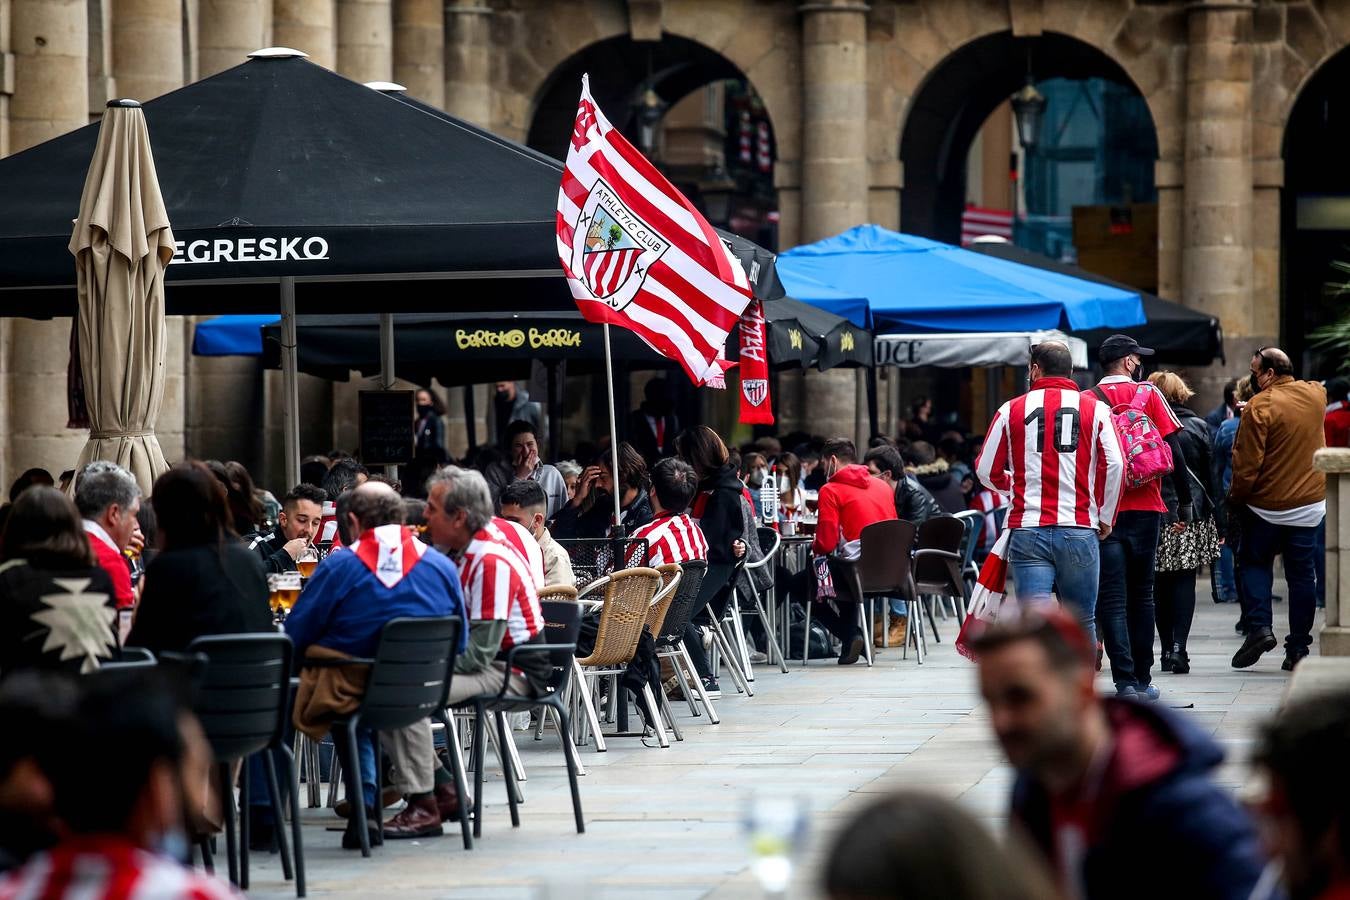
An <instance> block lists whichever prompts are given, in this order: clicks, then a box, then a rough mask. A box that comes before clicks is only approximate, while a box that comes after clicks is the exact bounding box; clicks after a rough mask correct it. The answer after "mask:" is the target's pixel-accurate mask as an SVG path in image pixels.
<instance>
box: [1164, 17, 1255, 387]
mask: <svg viewBox="0 0 1350 900" xmlns="http://www.w3.org/2000/svg"><path fill="white" fill-rule="evenodd" d="M1252 8H1253V5H1252V4H1251V3H1249V2H1235V0H1198V2H1194V3H1191V4H1189V6H1188V7H1187V12H1188V16H1189V19H1188V26H1189V47H1188V50H1187V56H1186V131H1185V134H1186V140H1185V161H1184V164H1183V179H1182V204H1183V208H1182V231H1181V297H1182V302H1183V303H1185V304H1186V305H1187V306H1189V307H1191V308H1193V309H1197V310H1199V311H1201V312H1205V313H1209V314H1210V315H1213V316H1217V317H1218V318H1219V320H1220V321H1221V322H1222V323H1223V327H1224V332H1225V334H1226V335H1227V336H1228V337H1229V338H1230V339H1232V343H1233V344H1234V345H1235V346H1245V345H1246V344H1248V343H1250V342H1251V341H1253V340H1259V339H1260V337H1261V335H1260V334H1259V331H1258V329H1257V328H1256V323H1255V322H1254V320H1253V315H1252V285H1253V270H1252V174H1253V173H1252V124H1251V113H1252ZM1265 337H1266V338H1268V339H1270V338H1271V336H1269V335H1267V336H1265ZM1253 346H1254V345H1253ZM1230 355H1232V356H1234V358H1235V359H1238V358H1239V357H1240V359H1239V360H1238V362H1237V363H1235V365H1239V366H1240V365H1243V364H1244V363H1245V362H1246V359H1247V358H1246V355H1245V351H1244V352H1237V353H1235V354H1230ZM1227 378H1228V375H1227V374H1226V373H1225V372H1224V371H1222V370H1220V369H1218V368H1217V367H1214V368H1212V369H1211V370H1209V371H1207V372H1205V373H1203V374H1201V376H1200V377H1199V378H1198V379H1196V381H1198V382H1199V384H1197V385H1195V386H1196V387H1197V388H1198V389H1199V392H1200V393H1201V395H1202V396H1201V400H1202V402H1210V401H1211V399H1212V398H1213V397H1215V396H1216V395H1217V394H1218V389H1219V388H1220V387H1221V385H1222V382H1223V381H1224V380H1226V379H1227Z"/></svg>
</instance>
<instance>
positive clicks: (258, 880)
mask: <svg viewBox="0 0 1350 900" xmlns="http://www.w3.org/2000/svg"><path fill="white" fill-rule="evenodd" d="M1197 593H1198V594H1199V595H1200V597H1201V600H1200V603H1199V609H1198V613H1197V616H1196V622H1195V628H1194V632H1193V634H1192V640H1191V654H1192V673H1191V674H1190V675H1186V676H1173V675H1170V674H1161V675H1159V676H1158V677H1157V678H1156V679H1155V683H1157V684H1159V685H1160V686H1161V688H1162V690H1163V702H1165V703H1167V704H1169V705H1171V706H1178V707H1185V708H1186V710H1185V715H1189V716H1191V717H1193V718H1194V719H1196V720H1198V721H1200V722H1201V723H1203V724H1204V726H1205V727H1206V728H1207V729H1209V730H1210V731H1211V732H1212V733H1213V734H1214V735H1215V736H1216V738H1217V739H1218V740H1219V741H1220V742H1221V743H1222V744H1223V745H1224V747H1225V748H1226V749H1227V751H1228V754H1229V759H1228V762H1227V763H1226V764H1225V766H1224V767H1223V769H1222V770H1221V771H1220V774H1219V777H1220V779H1221V780H1222V782H1223V783H1225V784H1227V785H1232V786H1236V785H1239V784H1241V783H1242V782H1243V781H1244V778H1245V773H1246V768H1245V760H1246V756H1247V753H1248V750H1249V746H1250V743H1251V739H1252V735H1253V733H1254V726H1255V725H1256V724H1257V723H1259V722H1260V721H1262V720H1263V719H1264V718H1265V717H1267V716H1268V715H1269V714H1270V713H1271V712H1272V711H1273V710H1274V709H1275V708H1276V707H1277V706H1278V704H1279V703H1280V700H1281V697H1282V695H1283V692H1284V690H1285V687H1286V684H1287V682H1288V675H1287V674H1285V673H1283V672H1281V671H1280V668H1279V666H1280V662H1281V659H1282V657H1283V654H1282V652H1280V651H1275V652H1272V653H1269V654H1267V655H1266V656H1265V657H1264V658H1263V659H1262V660H1261V661H1260V662H1259V663H1258V664H1257V665H1256V666H1254V667H1253V668H1251V669H1248V670H1245V671H1241V672H1239V671H1235V670H1233V669H1231V668H1230V667H1229V659H1230V657H1231V655H1232V653H1233V651H1234V650H1235V649H1236V648H1237V645H1238V641H1239V639H1238V638H1236V637H1235V635H1234V633H1233V627H1232V626H1233V621H1234V620H1235V618H1236V606H1234V605H1224V606H1219V605H1215V604H1213V603H1211V602H1210V601H1209V591H1208V587H1207V585H1202V587H1201V589H1200V590H1199V591H1198V592H1197ZM1284 614H1285V613H1284V607H1283V606H1277V607H1276V617H1277V634H1279V635H1281V637H1282V636H1283V623H1282V622H1281V621H1280V620H1281V619H1282V618H1283V616H1284ZM1321 619H1322V616H1321V613H1320V612H1319V614H1318V625H1317V627H1319V628H1320V626H1321ZM939 628H940V632H941V635H942V643H940V644H934V643H932V642H931V640H930V643H929V647H930V652H931V656H929V657H928V658H927V659H926V660H925V664H924V665H923V666H922V667H919V666H918V665H916V664H915V661H914V657H913V654H912V653H911V655H910V659H909V660H907V661H902V660H901V659H900V653H899V651H898V650H894V649H892V650H889V651H883V652H882V654H881V655H880V656H879V658H878V661H877V665H876V666H875V667H874V668H872V669H867V668H865V667H864V666H863V665H861V664H859V665H857V666H852V667H840V666H838V665H835V664H834V663H833V662H832V661H827V660H818V661H814V662H812V664H811V666H810V668H809V669H808V670H807V671H805V672H804V671H802V669H801V665H800V663H796V664H794V665H792V666H791V672H790V673H789V674H787V675H783V674H781V673H779V672H778V671H777V670H776V669H771V668H769V667H759V668H758V669H757V673H756V674H757V676H758V678H757V681H756V682H755V685H754V687H755V692H756V693H755V696H754V698H753V699H746V698H744V697H740V696H737V695H736V694H735V692H734V690H728V687H729V686H730V685H731V679H730V678H724V679H723V691H724V693H726V695H727V696H726V697H725V698H724V699H723V700H722V701H721V702H720V703H719V704H718V709H719V712H720V713H721V716H722V723H721V724H720V725H716V726H714V725H708V724H706V723H704V724H698V722H699V720H695V719H692V718H688V707H687V706H682V707H677V709H676V713H677V715H682V716H683V717H684V718H683V719H682V721H683V722H684V723H685V741H684V742H683V743H674V742H672V746H671V747H670V748H669V749H665V750H662V749H657V748H646V747H643V746H641V745H640V744H638V742H637V741H636V740H635V739H631V738H629V739H624V738H617V739H614V740H613V741H611V742H610V749H609V751H608V752H606V753H596V752H595V751H594V749H593V748H591V747H586V748H583V749H582V754H583V757H582V759H583V763H584V765H585V766H586V767H587V770H588V774H587V775H585V776H584V777H583V778H581V791H582V802H583V805H584V809H585V813H586V834H584V835H577V834H576V833H575V830H574V827H573V824H572V813H571V806H570V801H569V795H568V791H567V779H566V773H565V769H564V767H563V764H562V756H561V752H560V749H559V745H558V742H557V738H556V736H555V735H553V734H552V733H551V732H549V733H547V734H546V735H545V738H544V740H543V741H542V742H539V743H536V742H534V741H533V740H532V739H531V735H528V734H521V733H517V738H518V743H519V745H520V748H521V752H522V754H523V757H524V765H525V768H526V772H527V775H528V781H527V782H526V784H525V786H524V787H525V791H526V800H527V802H526V803H525V805H524V806H523V807H522V808H521V817H522V822H521V827H520V828H519V829H515V830H513V829H512V828H511V824H510V818H509V816H508V812H507V808H506V801H505V792H504V783H503V782H502V780H501V779H500V777H499V776H498V773H497V769H496V766H495V764H494V763H493V762H492V756H491V754H489V757H488V759H489V762H488V766H487V772H488V781H487V783H486V785H485V790H486V799H487V808H486V811H485V815H484V826H483V836H482V838H481V841H480V842H479V843H478V844H477V846H476V847H475V849H474V850H473V851H471V852H466V851H465V850H464V849H463V847H462V845H461V843H460V841H459V837H458V831H457V830H456V831H455V833H454V836H451V835H450V833H449V828H448V827H447V835H446V836H445V837H443V838H438V839H432V840H425V841H401V842H391V843H388V844H386V845H385V846H384V847H383V848H380V849H376V850H375V852H374V857H373V858H372V859H369V860H363V859H361V857H360V854H359V853H352V852H346V851H343V850H342V849H340V835H339V834H338V833H336V832H333V831H328V830H326V826H329V825H331V824H334V823H336V822H337V820H336V819H335V818H334V816H333V814H332V812H331V811H329V810H327V809H320V810H306V811H305V818H304V821H305V834H304V837H305V845H306V856H307V859H308V869H309V882H310V884H309V886H310V894H311V896H315V897H321V896H330V895H342V896H350V897H376V896H379V895H380V894H381V893H386V892H393V891H397V892H398V893H399V895H400V896H401V897H409V898H431V897H446V898H484V900H488V898H491V900H507V898H511V900H515V898H548V900H553V898H563V897H566V898H569V900H573V898H576V900H581V898H607V900H608V898H614V900H617V898H631V897H636V896H640V897H651V898H660V900H685V898H691V900H692V898H696V897H713V898H731V897H736V898H741V897H756V896H760V892H759V889H758V887H757V885H756V884H755V882H754V880H753V878H752V877H751V876H750V874H749V872H748V871H747V863H748V858H747V852H746V847H745V841H744V837H743V834H742V824H741V820H742V815H743V813H744V809H745V805H746V803H747V800H748V799H749V798H750V797H751V796H752V795H754V794H755V793H756V792H758V793H765V794H778V795H783V796H794V797H799V798H801V800H802V802H803V803H805V804H806V805H807V806H808V807H809V810H810V824H811V837H810V839H809V841H808V848H807V850H806V852H805V854H804V857H803V862H802V864H801V865H800V866H799V867H798V870H797V877H796V883H795V884H794V887H793V889H792V890H791V892H790V895H791V896H793V897H802V898H807V897H815V896H817V893H816V892H815V890H814V884H815V880H816V878H817V877H818V876H817V872H816V869H817V865H816V862H817V860H818V858H819V856H820V854H821V852H822V849H821V848H822V845H823V844H824V843H826V842H827V841H828V838H829V836H830V834H831V832H832V831H833V829H834V828H835V827H836V826H837V823H838V822H840V821H841V820H842V818H843V817H845V816H847V814H848V812H849V810H851V809H853V808H854V807H856V806H857V805H858V804H859V803H863V802H866V801H867V800H868V799H869V798H871V797H874V796H876V795H877V794H881V793H884V792H886V791H889V790H892V789H895V788H900V787H906V788H923V789H926V790H930V791H935V792H937V793H939V794H942V795H944V796H948V797H952V798H957V799H958V800H959V801H960V802H961V803H963V804H965V805H966V806H967V807H968V808H970V809H971V810H972V811H974V812H975V813H976V814H977V815H979V816H980V817H982V818H984V819H986V820H987V821H988V822H989V823H990V824H991V826H993V827H995V828H997V827H1000V826H1001V824H1002V820H1003V816H1004V807H1005V803H1006V798H1007V790H1008V786H1009V781H1010V773H1009V770H1008V769H1007V768H1006V766H1004V765H1003V763H1002V761H1001V759H1000V756H999V751H998V749H997V747H996V746H995V745H994V743H993V741H992V740H991V738H990V735H989V732H988V728H987V719H986V716H985V714H984V712H983V710H982V709H981V708H980V704H979V700H978V697H977V694H976V687H975V678H974V668H973V666H972V665H971V664H970V663H969V662H967V661H966V660H965V659H963V658H961V657H960V656H959V655H958V654H957V653H956V652H955V651H954V650H953V648H952V644H951V640H952V638H953V637H954V633H955V628H954V620H948V621H946V622H943V621H941V620H939ZM1314 633H1316V630H1314ZM1315 650H1316V645H1315V644H1314V652H1315ZM1103 687H1104V689H1109V687H1110V684H1109V680H1103ZM253 860H254V873H253V889H252V890H251V891H250V892H249V893H250V896H255V897H278V898H280V897H286V896H294V894H293V892H292V891H291V890H290V885H289V884H287V883H286V882H283V881H282V879H281V873H280V867H279V865H278V863H277V861H276V857H270V858H269V857H266V856H263V855H257V854H255V855H254V857H253Z"/></svg>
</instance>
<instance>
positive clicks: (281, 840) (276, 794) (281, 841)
mask: <svg viewBox="0 0 1350 900" xmlns="http://www.w3.org/2000/svg"><path fill="white" fill-rule="evenodd" d="M280 749H281V748H278V750H280ZM262 760H263V774H264V775H265V776H266V777H267V793H268V796H269V798H270V799H271V801H272V802H271V806H272V822H273V826H272V830H273V832H274V833H275V834H276V842H277V849H278V850H279V851H280V853H281V877H282V878H284V879H286V880H287V881H290V880H291V879H292V878H294V877H295V875H294V873H293V872H292V870H291V848H290V846H289V842H288V841H287V840H286V814H285V812H283V811H282V801H281V798H282V793H281V790H280V789H279V787H278V784H277V767H276V762H275V761H274V760H273V758H272V751H271V750H270V749H269V750H263V751H262Z"/></svg>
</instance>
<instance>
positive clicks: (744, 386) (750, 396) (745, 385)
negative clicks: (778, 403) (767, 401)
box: [741, 378, 769, 406]
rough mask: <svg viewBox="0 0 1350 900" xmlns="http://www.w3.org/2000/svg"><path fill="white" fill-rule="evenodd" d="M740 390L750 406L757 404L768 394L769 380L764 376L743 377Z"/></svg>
mask: <svg viewBox="0 0 1350 900" xmlns="http://www.w3.org/2000/svg"><path fill="white" fill-rule="evenodd" d="M741 392H742V393H744V394H745V399H746V400H748V401H749V402H750V405H751V406H759V405H760V404H761V403H763V402H764V398H766V397H768V396H769V381H768V379H766V378H743V379H741Z"/></svg>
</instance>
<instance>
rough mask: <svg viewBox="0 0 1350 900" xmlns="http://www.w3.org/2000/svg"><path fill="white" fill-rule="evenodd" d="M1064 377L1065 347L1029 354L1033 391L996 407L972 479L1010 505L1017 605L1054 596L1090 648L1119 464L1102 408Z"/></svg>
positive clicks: (1068, 366) (1068, 361) (1069, 361)
mask: <svg viewBox="0 0 1350 900" xmlns="http://www.w3.org/2000/svg"><path fill="white" fill-rule="evenodd" d="M1072 371H1073V357H1072V356H1071V355H1070V353H1069V348H1068V347H1067V346H1066V345H1065V344H1063V343H1061V342H1059V341H1046V342H1044V343H1041V344H1037V345H1036V346H1035V347H1033V348H1032V351H1031V362H1030V366H1029V369H1028V377H1029V379H1030V382H1031V390H1029V391H1027V393H1025V394H1023V395H1022V396H1020V397H1015V398H1013V399H1012V400H1009V401H1008V402H1007V403H1005V404H1003V405H1002V406H1001V407H999V410H998V412H997V413H996V414H995V415H994V420H993V422H991V423H990V425H989V434H988V435H987V436H986V437H985V440H984V446H983V447H982V448H981V449H980V455H979V458H978V459H976V461H975V474H976V477H978V478H979V479H980V482H981V483H982V484H983V485H984V486H985V487H987V488H989V489H990V490H992V491H996V492H998V493H1001V494H1005V495H1009V496H1011V498H1012V506H1011V508H1010V509H1009V511H1008V517H1007V525H1006V527H1008V528H1011V529H1014V530H1013V533H1012V535H1011V536H1010V537H1009V543H1008V568H1009V571H1010V574H1011V575H1012V578H1013V582H1014V584H1015V586H1016V590H1017V596H1018V598H1019V599H1020V600H1021V601H1022V602H1023V603H1024V604H1033V605H1040V604H1047V603H1049V601H1050V596H1051V589H1052V588H1056V589H1057V590H1058V593H1059V597H1060V600H1061V602H1063V603H1065V604H1066V605H1068V606H1071V607H1073V609H1074V611H1075V613H1076V615H1077V617H1078V620H1079V622H1081V623H1082V625H1083V628H1084V630H1085V631H1087V633H1088V634H1089V635H1092V637H1093V640H1094V641H1095V640H1096V634H1095V631H1096V619H1095V617H1096V609H1097V590H1098V583H1097V574H1098V566H1099V564H1100V559H1101V557H1100V547H1099V542H1100V541H1102V540H1104V539H1106V538H1107V537H1108V536H1109V535H1110V534H1111V526H1112V523H1113V522H1114V521H1115V518H1116V504H1117V503H1118V502H1119V500H1120V490H1121V484H1122V478H1123V474H1124V461H1123V459H1122V457H1121V454H1120V442H1119V440H1118V439H1117V437H1116V433H1115V430H1114V429H1113V428H1112V426H1111V413H1110V410H1109V409H1108V408H1107V406H1106V404H1104V403H1102V402H1101V401H1099V400H1098V399H1097V398H1096V397H1094V396H1092V395H1091V394H1084V393H1080V392H1079V390H1078V385H1076V384H1074V382H1073V380H1072V379H1071V378H1070V377H1069V375H1070V373H1071V372H1072ZM1150 627H1152V625H1151V624H1150Z"/></svg>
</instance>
